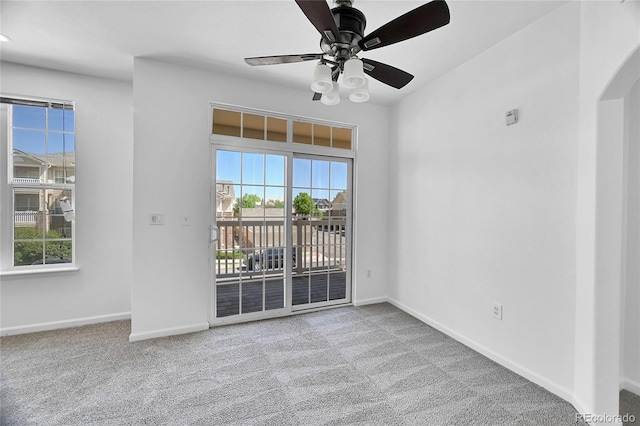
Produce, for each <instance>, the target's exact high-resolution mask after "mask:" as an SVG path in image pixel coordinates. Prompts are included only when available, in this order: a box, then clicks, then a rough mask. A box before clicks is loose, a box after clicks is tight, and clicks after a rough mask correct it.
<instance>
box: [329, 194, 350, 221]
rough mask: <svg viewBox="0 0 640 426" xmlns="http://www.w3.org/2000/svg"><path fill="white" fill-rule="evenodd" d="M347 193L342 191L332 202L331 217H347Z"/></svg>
mask: <svg viewBox="0 0 640 426" xmlns="http://www.w3.org/2000/svg"><path fill="white" fill-rule="evenodd" d="M346 214H347V191H340V192H338V193H337V194H336V197H335V198H334V199H333V201H332V202H331V216H346Z"/></svg>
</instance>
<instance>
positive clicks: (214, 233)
mask: <svg viewBox="0 0 640 426" xmlns="http://www.w3.org/2000/svg"><path fill="white" fill-rule="evenodd" d="M219 238H220V232H219V230H218V227H217V226H212V227H211V242H212V243H215V242H216V241H218V239H219Z"/></svg>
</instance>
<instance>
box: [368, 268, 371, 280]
mask: <svg viewBox="0 0 640 426" xmlns="http://www.w3.org/2000/svg"><path fill="white" fill-rule="evenodd" d="M367 278H371V269H367Z"/></svg>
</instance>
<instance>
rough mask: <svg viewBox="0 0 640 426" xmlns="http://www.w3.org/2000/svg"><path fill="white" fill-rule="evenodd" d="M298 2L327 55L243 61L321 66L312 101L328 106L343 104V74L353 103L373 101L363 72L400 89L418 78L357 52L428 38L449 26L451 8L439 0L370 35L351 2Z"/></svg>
mask: <svg viewBox="0 0 640 426" xmlns="http://www.w3.org/2000/svg"><path fill="white" fill-rule="evenodd" d="M296 3H297V4H298V6H299V7H300V9H302V12H303V13H304V14H305V15H306V16H307V18H308V19H309V21H311V23H312V24H313V26H315V27H316V29H317V30H318V31H319V32H320V35H321V36H322V37H321V39H320V49H321V50H322V53H307V54H297V55H278V56H258V57H252V58H245V59H244V61H245V62H246V63H247V64H249V65H252V66H256V65H275V64H288V63H295V62H304V61H315V60H317V61H319V63H318V65H317V66H316V68H315V69H314V73H313V81H312V83H311V89H312V90H313V91H314V92H315V93H314V95H313V100H314V101H315V100H320V101H322V103H324V104H327V105H335V104H337V103H339V102H340V95H339V91H338V89H339V86H338V77H339V76H340V74H343V78H342V84H343V85H344V86H345V87H347V88H349V89H351V93H350V95H349V99H350V100H351V101H353V102H366V101H367V100H369V89H368V81H367V79H366V78H365V77H364V73H366V74H367V75H369V76H370V77H373V78H375V79H376V80H378V81H381V82H382V83H385V84H388V85H389V86H391V87H395V88H396V89H401V88H402V87H404V86H406V85H407V84H408V83H409V82H410V81H411V80H412V79H413V75H411V74H409V73H408V72H406V71H402V70H400V69H398V68H395V67H392V66H391V65H387V64H383V63H380V62H376V61H373V60H371V59H365V58H362V59H360V58H358V56H357V55H358V53H359V52H360V51H367V50H373V49H378V48H380V47H384V46H388V45H390V44H394V43H398V42H400V41H403V40H407V39H410V38H413V37H416V36H419V35H421V34H425V33H427V32H429V31H432V30H435V29H437V28H440V27H442V26H444V25H447V24H448V23H449V20H450V16H449V7H448V6H447V3H446V2H445V1H444V0H434V1H431V2H429V3H426V4H424V5H422V6H420V7H417V8H415V9H413V10H411V11H409V12H407V13H405V14H404V15H402V16H399V17H398V18H396V19H394V20H392V21H390V22H388V23H386V24H385V25H383V26H381V27H380V28H378V29H377V30H375V31H373V32H371V33H369V34H368V35H366V36H365V35H364V29H365V26H366V22H367V21H366V18H365V16H364V14H363V13H362V12H360V11H359V10H358V9H356V8H354V7H353V6H352V3H353V1H352V0H335V3H336V7H334V8H333V9H330V8H329V5H328V4H327V2H326V1H325V0H296Z"/></svg>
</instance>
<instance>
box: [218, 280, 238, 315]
mask: <svg viewBox="0 0 640 426" xmlns="http://www.w3.org/2000/svg"><path fill="white" fill-rule="evenodd" d="M239 313H240V284H238V283H235V284H228V285H218V286H216V317H218V318H220V317H226V316H229V315H238V314H239Z"/></svg>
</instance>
